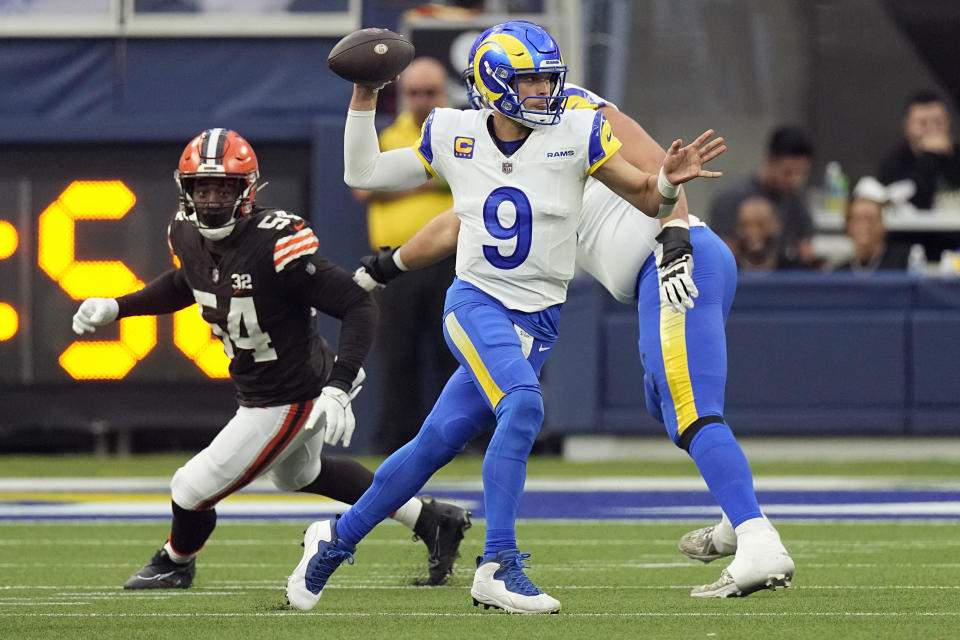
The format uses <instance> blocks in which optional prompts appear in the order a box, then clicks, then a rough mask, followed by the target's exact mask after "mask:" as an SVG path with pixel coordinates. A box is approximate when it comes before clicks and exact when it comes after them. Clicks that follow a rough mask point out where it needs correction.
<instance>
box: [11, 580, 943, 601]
mask: <svg viewBox="0 0 960 640" xmlns="http://www.w3.org/2000/svg"><path fill="white" fill-rule="evenodd" d="M696 586H699V585H698V584H668V585H609V584H590V585H587V584H583V585H569V584H566V585H563V584H555V585H549V584H544V585H541V588H543V589H550V590H551V591H553V590H560V591H563V590H567V591H610V590H630V591H666V590H673V589H690V588H692V587H696ZM2 588H3V589H8V590H9V589H16V590H25V591H29V590H30V589H42V590H56V589H64V590H65V591H64V592H63V593H58V594H56V595H57V597H60V598H66V597H83V598H92V597H93V596H100V595H106V596H112V597H116V596H117V595H121V597H124V598H128V599H136V598H137V597H138V596H143V597H146V596H151V597H161V596H160V595H157V594H156V592H139V591H128V590H124V589H123V587H118V586H114V585H110V586H99V587H90V588H91V589H96V590H97V591H90V592H84V591H83V589H84V587H79V586H58V585H8V586H4V587H2ZM434 588H440V589H444V590H453V589H457V590H459V589H466V587H465V586H464V587H434ZM71 589H75V590H77V591H78V593H76V594H74V593H71V592H70V591H69V590H71ZM282 589H286V585H285V584H282V582H281V581H279V580H278V581H277V582H275V583H274V584H273V585H272V586H271V585H258V586H239V585H238V586H233V587H230V588H229V590H222V588H221V590H217V591H210V590H204V589H202V588H201V589H198V588H190V589H178V590H172V589H171V590H169V591H166V590H165V591H164V592H163V594H162V596H179V597H193V596H211V595H232V594H234V593H236V592H237V591H279V590H282ZM326 589H334V590H343V591H351V590H358V589H379V590H382V591H388V590H395V591H420V592H422V591H423V587H420V586H417V585H412V584H401V585H377V584H335V585H334V584H332V585H328V586H327V587H324V590H326ZM790 589H791V590H798V589H799V590H801V591H803V590H805V589H811V590H820V591H844V590H857V591H957V590H960V585H938V584H931V585H922V584H903V585H900V584H896V585H889V584H887V585H847V584H814V585H807V584H803V585H797V584H794V585H793V586H792V587H790ZM38 597H39V596H38ZM10 599H11V598H3V599H0V605H2V603H3V602H4V601H5V600H10ZM17 599H19V600H26V599H27V598H26V597H21V598H17Z"/></svg>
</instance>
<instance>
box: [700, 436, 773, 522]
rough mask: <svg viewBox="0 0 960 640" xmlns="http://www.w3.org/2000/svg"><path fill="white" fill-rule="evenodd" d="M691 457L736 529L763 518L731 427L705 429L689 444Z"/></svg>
mask: <svg viewBox="0 0 960 640" xmlns="http://www.w3.org/2000/svg"><path fill="white" fill-rule="evenodd" d="M690 457H691V458H693V461H694V462H695V463H696V465H697V468H698V469H699V470H700V475H702V476H703V479H704V481H705V482H706V483H707V487H708V488H709V489H710V493H712V494H713V497H714V499H715V500H716V501H717V504H719V505H720V508H721V509H723V512H724V513H726V514H727V517H728V518H730V522H731V523H732V524H733V526H734V527H736V526H737V525H739V524H740V523H741V522H745V521H746V520H749V519H751V518H759V517H761V516H762V514H761V513H760V505H759V503H758V502H757V495H756V493H754V490H753V474H752V473H751V472H750V465H749V463H747V458H746V456H745V455H743V449H741V448H740V445H739V443H737V440H736V438H734V437H733V432H732V431H731V430H730V427H728V426H727V425H726V424H725V423H722V422H718V423H714V424H709V425H707V426H705V427H704V428H703V429H701V430H700V432H699V433H697V435H695V436H694V437H693V441H692V442H691V443H690Z"/></svg>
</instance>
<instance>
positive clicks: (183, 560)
mask: <svg viewBox="0 0 960 640" xmlns="http://www.w3.org/2000/svg"><path fill="white" fill-rule="evenodd" d="M163 548H164V549H165V550H166V551H167V556H169V557H170V559H171V560H173V561H174V562H175V563H176V564H187V563H188V562H190V561H191V560H193V559H194V558H196V557H197V554H196V553H191V554H190V555H186V556H184V555H181V554H179V553H177V552H176V551H174V550H173V547H172V546H170V540H167V541H166V542H164V543H163Z"/></svg>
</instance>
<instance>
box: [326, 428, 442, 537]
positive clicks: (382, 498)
mask: <svg viewBox="0 0 960 640" xmlns="http://www.w3.org/2000/svg"><path fill="white" fill-rule="evenodd" d="M425 432H426V433H430V430H429V429H426V427H425V428H424V430H421V432H420V434H419V435H417V437H416V438H414V439H413V440H411V441H410V442H408V443H407V444H405V445H403V446H402V447H400V448H399V449H397V450H396V451H394V452H393V453H392V454H390V456H389V457H388V458H387V459H386V460H384V461H383V463H382V464H381V465H380V466H379V467H378V468H377V471H376V473H374V474H373V484H372V485H371V486H370V490H369V491H367V492H365V493H364V494H363V496H362V497H361V498H360V499H359V500H357V502H356V503H355V504H354V506H352V507H351V508H350V509H348V510H347V512H346V513H344V514H343V515H342V516H341V517H340V519H339V520H337V536H339V538H340V539H341V540H343V541H344V542H345V543H347V544H350V545H354V546H356V545H357V543H359V542H360V541H361V540H363V538H364V536H366V535H367V534H368V533H370V531H371V530H373V528H374V527H375V526H376V525H377V524H378V523H380V522H381V521H382V520H384V519H386V518H389V517H390V516H395V517H396V516H399V517H400V518H403V521H404V523H406V522H407V521H409V516H410V513H412V509H415V508H416V507H415V506H411V505H410V501H411V500H412V499H414V498H413V496H415V495H416V494H417V492H418V491H420V490H421V489H422V488H423V485H425V484H426V483H427V480H429V479H430V476H432V475H433V473H434V472H435V471H436V470H437V469H439V468H440V467H442V466H443V465H445V464H446V463H448V462H449V461H450V460H452V459H453V457H454V456H455V455H456V454H457V453H458V452H459V450H457V449H452V448H447V447H445V446H443V445H442V444H441V442H440V441H438V440H436V439H435V438H433V437H428V436H424V433H425ZM418 502H419V500H418ZM398 504H399V505H400V507H399V508H397V505H398ZM420 506H422V504H421V505H420ZM407 507H411V511H410V512H409V513H408V512H404V509H406V508H407ZM417 516H418V517H419V513H418V514H417ZM413 522H414V524H416V520H415V519H414V521H413Z"/></svg>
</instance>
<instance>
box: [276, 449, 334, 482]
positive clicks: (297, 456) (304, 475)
mask: <svg viewBox="0 0 960 640" xmlns="http://www.w3.org/2000/svg"><path fill="white" fill-rule="evenodd" d="M320 467H321V460H320V456H319V455H315V456H311V455H310V452H309V451H308V450H307V449H306V448H303V449H301V450H300V451H296V452H294V453H292V454H291V455H289V456H287V457H286V458H285V459H284V460H282V461H281V462H278V463H277V464H276V465H274V466H273V467H272V468H271V469H270V470H269V471H268V472H267V477H268V478H269V479H270V482H272V483H273V486H275V487H276V488H277V489H279V490H280V491H299V490H300V489H302V488H304V487H305V486H307V485H308V484H310V483H311V482H313V481H314V480H316V478H317V476H319V475H320Z"/></svg>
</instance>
